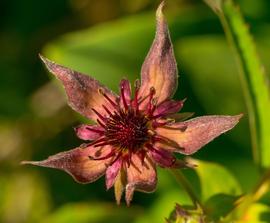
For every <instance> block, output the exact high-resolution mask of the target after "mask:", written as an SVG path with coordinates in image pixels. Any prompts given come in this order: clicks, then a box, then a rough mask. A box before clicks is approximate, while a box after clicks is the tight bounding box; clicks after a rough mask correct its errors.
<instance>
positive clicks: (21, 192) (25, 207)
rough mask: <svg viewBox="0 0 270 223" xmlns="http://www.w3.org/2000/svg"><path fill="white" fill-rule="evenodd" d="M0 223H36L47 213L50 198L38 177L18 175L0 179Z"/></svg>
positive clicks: (42, 181)
mask: <svg viewBox="0 0 270 223" xmlns="http://www.w3.org/2000/svg"><path fill="white" fill-rule="evenodd" d="M0 183H1V186H0V189H1V190H0V214H1V215H0V222H12V223H36V222H38V220H39V219H42V218H43V217H44V216H45V215H46V214H47V213H48V211H49V208H50V196H49V194H48V191H47V188H46V185H45V183H44V180H43V179H42V178H40V177H37V176H34V175H33V174H32V175H29V174H25V173H19V172H17V173H16V174H13V175H11V176H8V177H5V176H3V175H2V176H1V177H0Z"/></svg>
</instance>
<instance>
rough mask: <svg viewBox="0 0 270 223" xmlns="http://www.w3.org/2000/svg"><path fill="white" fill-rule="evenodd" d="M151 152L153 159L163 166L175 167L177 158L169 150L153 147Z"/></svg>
mask: <svg viewBox="0 0 270 223" xmlns="http://www.w3.org/2000/svg"><path fill="white" fill-rule="evenodd" d="M150 153H151V156H152V158H153V160H154V161H155V162H156V163H157V164H158V165H159V166H161V167H173V166H174V164H175V161H176V159H175V157H174V156H173V155H172V153H171V152H169V151H166V150H164V149H155V148H152V149H151V150H150Z"/></svg>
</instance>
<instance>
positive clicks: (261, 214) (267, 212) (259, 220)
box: [242, 203, 270, 223]
mask: <svg viewBox="0 0 270 223" xmlns="http://www.w3.org/2000/svg"><path fill="white" fill-rule="evenodd" d="M242 220H243V222H252V223H264V222H265V223H267V222H269V220H270V207H269V206H267V205H265V204H261V203H255V204H252V205H251V206H250V208H249V209H248V210H247V212H246V213H245V215H244V216H243V217H242Z"/></svg>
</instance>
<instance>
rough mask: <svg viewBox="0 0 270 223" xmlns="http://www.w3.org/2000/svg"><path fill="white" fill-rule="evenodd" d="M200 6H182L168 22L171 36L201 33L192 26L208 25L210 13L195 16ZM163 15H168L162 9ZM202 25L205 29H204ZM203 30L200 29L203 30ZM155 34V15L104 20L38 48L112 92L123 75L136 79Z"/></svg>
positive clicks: (48, 56) (47, 55)
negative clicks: (94, 79) (189, 7)
mask: <svg viewBox="0 0 270 223" xmlns="http://www.w3.org/2000/svg"><path fill="white" fill-rule="evenodd" d="M199 10H200V8H196V7H194V8H191V9H186V8H185V9H184V8H183V9H182V10H180V11H179V12H178V15H177V17H176V16H171V17H170V16H166V17H168V20H169V21H170V24H169V28H170V31H171V36H172V39H173V40H174V39H176V38H179V37H182V36H183V35H187V34H192V33H194V30H197V31H196V32H202V30H198V29H196V28H195V27H197V26H198V25H200V26H201V25H202V24H204V25H205V27H207V28H208V25H209V21H212V20H213V15H212V14H207V13H206V14H203V15H202V16H198V14H197V13H196V12H197V11H199ZM165 13H166V15H167V14H169V13H168V12H167V10H166V12H165ZM207 28H206V29H207ZM203 32H204V31H203ZM154 35H155V14H154V12H152V13H147V14H146V13H145V14H141V15H137V16H130V17H125V18H123V19H119V20H115V21H112V22H107V23H104V24H101V25H97V26H95V27H91V28H89V29H85V30H81V31H77V32H73V33H70V34H66V35H63V36H61V37H59V38H58V39H56V40H54V41H52V42H50V43H49V44H47V46H46V47H45V48H44V49H43V50H42V51H43V52H42V54H44V55H45V56H46V57H47V58H49V59H51V60H53V61H55V62H57V63H59V64H62V65H65V66H68V67H69V68H72V69H74V70H77V71H80V72H82V73H86V74H89V75H91V76H92V77H94V78H96V79H97V80H99V81H100V82H101V83H103V84H105V85H106V86H108V87H109V88H111V89H112V90H114V91H117V90H118V83H119V81H120V80H121V79H122V78H123V77H124V76H126V77H128V79H129V80H130V81H131V82H132V81H134V80H135V79H136V78H139V74H140V70H141V66H142V63H143V61H144V58H145V57H146V54H147V52H148V50H149V48H150V46H151V43H152V41H153V39H154Z"/></svg>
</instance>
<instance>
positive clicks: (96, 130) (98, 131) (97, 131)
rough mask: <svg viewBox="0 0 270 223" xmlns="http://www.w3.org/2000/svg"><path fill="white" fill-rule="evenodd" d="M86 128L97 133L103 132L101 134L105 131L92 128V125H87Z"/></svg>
mask: <svg viewBox="0 0 270 223" xmlns="http://www.w3.org/2000/svg"><path fill="white" fill-rule="evenodd" d="M86 129H87V130H89V131H92V132H96V133H101V134H103V133H104V131H103V130H99V129H93V128H91V127H86Z"/></svg>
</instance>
